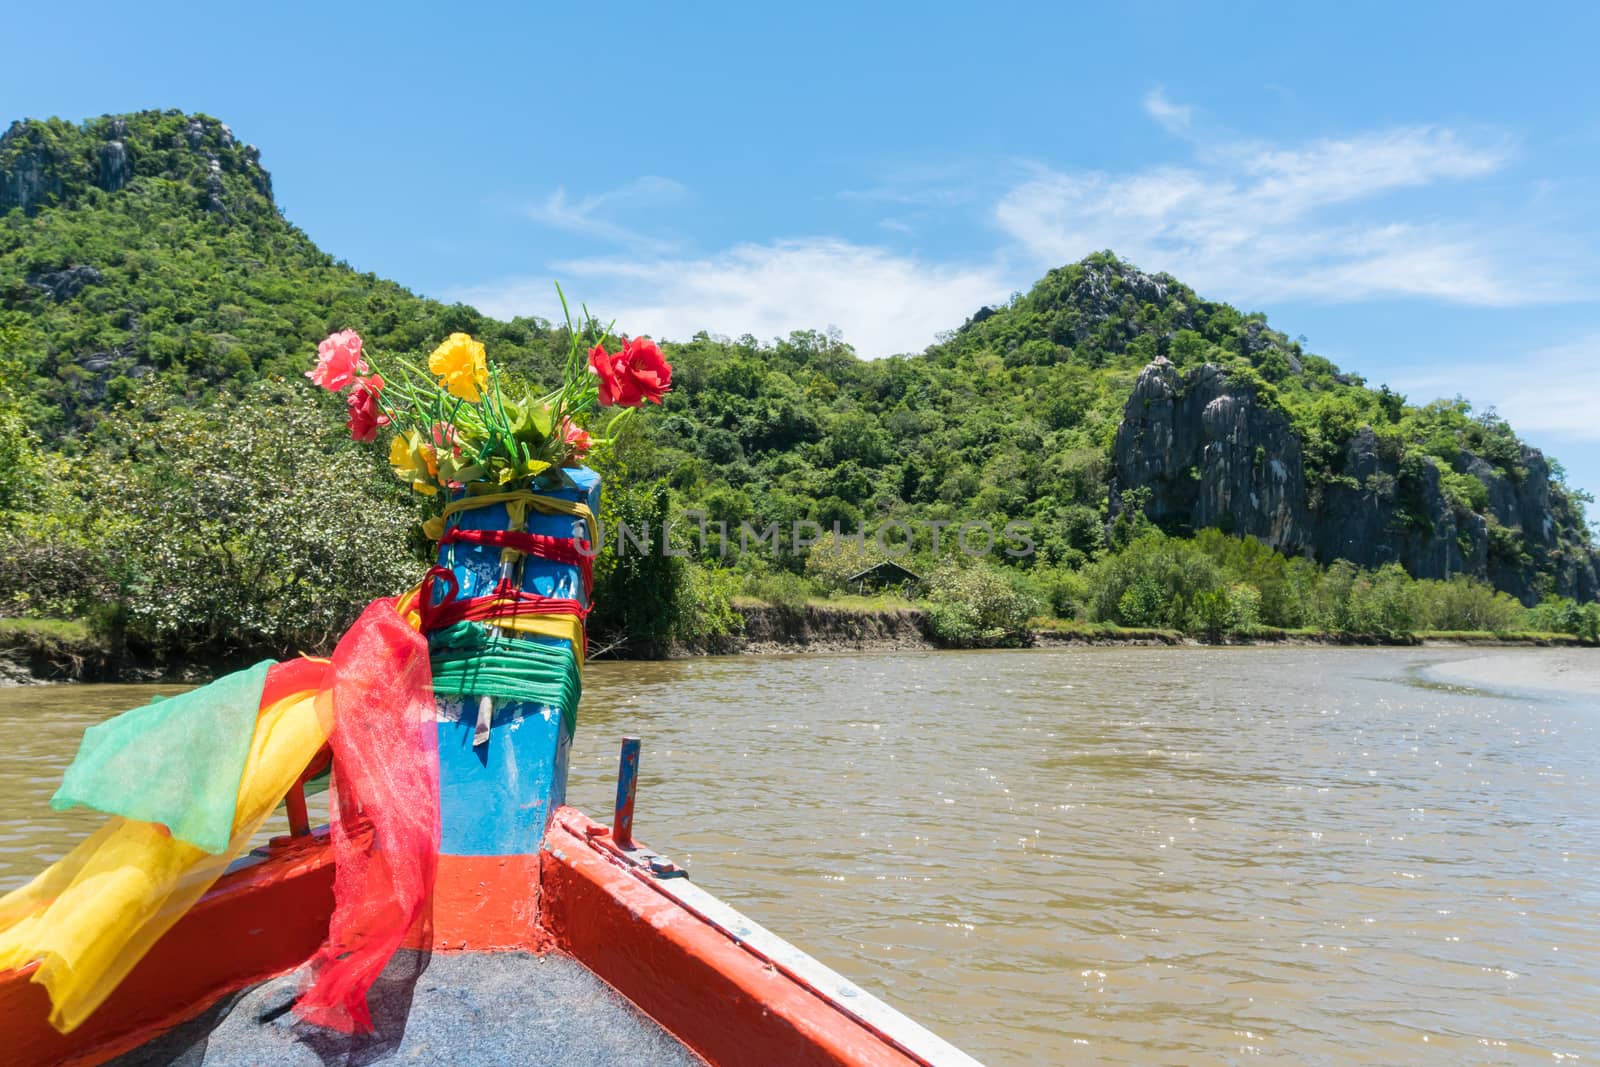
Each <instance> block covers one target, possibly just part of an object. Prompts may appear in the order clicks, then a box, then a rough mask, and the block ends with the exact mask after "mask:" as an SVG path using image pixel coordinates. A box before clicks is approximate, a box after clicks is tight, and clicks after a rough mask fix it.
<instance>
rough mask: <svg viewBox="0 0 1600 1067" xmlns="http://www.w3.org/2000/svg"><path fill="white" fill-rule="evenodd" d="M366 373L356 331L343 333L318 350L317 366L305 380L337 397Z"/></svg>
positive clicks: (318, 347)
mask: <svg viewBox="0 0 1600 1067" xmlns="http://www.w3.org/2000/svg"><path fill="white" fill-rule="evenodd" d="M367 369H368V368H367V364H366V361H365V360H363V359H362V358H361V335H360V334H358V333H356V332H355V331H354V330H340V331H339V332H338V333H335V334H329V335H328V337H327V338H326V339H325V340H324V341H323V342H322V343H321V344H320V345H318V346H317V365H316V366H315V367H312V368H311V369H310V370H308V371H306V377H307V378H310V379H311V380H312V382H314V383H315V384H317V385H320V386H321V387H322V388H324V389H326V390H328V392H330V393H337V392H339V391H340V390H341V389H343V388H344V387H345V386H347V385H349V384H350V383H351V382H353V381H355V378H356V375H358V374H365V373H366V372H367Z"/></svg>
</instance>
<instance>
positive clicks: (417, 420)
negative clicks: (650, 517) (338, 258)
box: [306, 318, 672, 496]
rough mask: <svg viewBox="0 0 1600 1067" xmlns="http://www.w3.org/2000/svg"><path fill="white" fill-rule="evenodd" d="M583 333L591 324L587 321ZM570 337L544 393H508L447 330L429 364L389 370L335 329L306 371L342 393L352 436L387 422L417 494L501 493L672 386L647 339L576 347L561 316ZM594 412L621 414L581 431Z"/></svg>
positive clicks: (562, 462) (365, 436) (567, 463)
mask: <svg viewBox="0 0 1600 1067" xmlns="http://www.w3.org/2000/svg"><path fill="white" fill-rule="evenodd" d="M587 325H588V326H589V327H590V331H589V335H590V336H593V335H594V330H593V327H594V322H593V320H587ZM567 336H568V337H569V338H570V343H569V347H568V352H567V361H566V372H565V374H564V376H563V381H562V383H561V387H560V388H559V389H556V390H555V391H554V392H551V393H547V394H545V395H543V396H534V395H532V394H531V393H524V394H523V395H521V396H510V395H508V390H506V389H504V388H502V384H501V378H500V373H499V371H498V369H497V368H496V367H495V366H494V364H493V363H491V362H490V361H489V359H488V357H487V355H486V353H485V352H484V348H483V345H482V344H480V343H479V342H478V341H475V340H473V339H472V338H471V337H470V336H468V335H467V334H464V333H453V334H451V335H450V336H449V337H447V338H445V340H444V342H443V343H442V344H441V345H439V347H438V348H436V349H434V351H433V354H432V355H430V356H429V357H428V365H427V370H426V371H424V370H423V369H422V368H421V367H418V366H416V365H414V364H413V363H411V362H409V361H407V360H404V359H395V360H393V361H392V362H391V363H390V364H389V366H390V368H391V369H390V370H389V373H388V374H387V375H385V374H384V373H383V372H381V371H380V370H379V369H378V367H377V361H376V360H374V359H373V358H372V357H371V356H370V354H369V353H367V352H365V351H364V350H363V347H362V340H361V336H360V334H358V333H356V332H355V331H354V330H341V331H339V332H338V333H335V334H332V335H331V336H329V337H328V338H327V339H326V340H324V341H323V342H322V343H321V344H320V345H318V346H317V363H316V366H315V367H313V368H312V369H311V370H309V371H307V372H306V377H307V378H310V379H311V380H312V381H313V382H314V383H316V384H317V385H319V386H321V387H322V388H324V389H327V390H328V391H329V392H334V393H345V394H346V395H345V407H346V410H347V413H348V416H349V417H348V421H347V423H346V425H348V426H349V428H350V436H351V437H353V438H354V439H355V440H357V441H375V440H377V436H378V431H379V430H381V429H385V428H387V429H389V430H390V431H391V432H392V433H393V434H394V436H393V438H392V439H391V440H390V442H389V465H390V467H392V468H393V470H394V472H395V476H396V477H398V478H399V479H400V480H401V481H403V482H407V483H409V484H410V486H411V488H412V489H413V490H415V491H416V492H418V493H421V494H423V495H425V496H436V495H437V494H438V492H439V490H441V489H444V490H447V491H448V490H460V489H462V488H465V487H466V486H468V485H473V484H478V483H482V484H486V485H490V486H496V487H501V488H503V489H505V490H510V489H513V488H521V487H528V486H533V485H548V484H553V483H557V482H559V481H560V480H561V477H562V475H561V471H562V469H563V468H566V467H574V466H577V465H579V464H581V463H582V462H583V459H584V456H585V454H586V453H587V452H588V451H589V449H590V448H592V447H593V446H594V445H596V444H603V443H606V442H608V441H610V440H611V439H612V438H613V437H614V436H615V435H616V432H617V430H618V429H619V428H620V427H621V424H622V423H623V421H624V420H625V419H626V418H627V416H628V415H630V414H631V413H632V412H633V410H634V409H636V408H638V407H639V406H640V405H642V404H643V403H644V402H645V401H647V400H648V401H651V402H652V403H656V404H659V403H661V398H662V396H663V395H664V394H665V393H666V392H667V391H668V390H670V389H671V388H672V366H671V364H669V363H668V362H667V361H666V359H665V357H663V356H662V354H661V349H660V348H658V347H657V346H656V343H655V342H654V341H652V340H650V339H649V338H634V339H632V340H624V341H623V342H622V347H621V348H620V350H618V351H615V352H611V351H608V350H607V347H606V346H607V343H608V341H609V340H610V338H609V335H608V334H602V336H601V338H600V341H599V343H598V344H596V345H594V346H593V347H592V348H590V349H589V350H588V353H587V358H585V352H584V349H583V332H582V331H579V330H576V329H574V328H573V325H572V321H571V319H570V318H569V319H568V320H567ZM600 408H616V409H618V410H617V411H616V412H615V413H614V414H613V415H612V416H611V417H610V419H609V420H608V421H607V423H606V426H605V430H604V433H603V434H602V435H600V436H596V435H594V434H592V433H591V432H590V429H589V426H590V420H591V419H592V418H593V417H594V416H595V415H596V414H597V413H598V411H599V409H600Z"/></svg>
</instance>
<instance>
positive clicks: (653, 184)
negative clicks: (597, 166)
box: [524, 174, 686, 248]
mask: <svg viewBox="0 0 1600 1067" xmlns="http://www.w3.org/2000/svg"><path fill="white" fill-rule="evenodd" d="M685 192H686V190H685V189H684V187H683V186H682V185H680V184H678V183H677V182H675V181H673V180H672V179H671V178H661V177H658V176H656V175H653V174H647V175H645V176H644V177H642V178H635V179H634V180H633V181H631V182H628V183H627V184H625V185H620V186H618V187H617V188H615V189H611V190H608V191H606V192H603V193H594V194H591V195H589V196H585V197H580V198H578V199H576V200H573V199H569V198H568V196H567V190H566V189H565V188H559V189H557V190H555V191H554V192H553V193H551V194H550V195H548V196H546V197H545V198H544V199H543V200H541V201H539V202H537V203H534V204H529V205H528V206H527V207H526V208H524V213H525V214H526V215H527V216H528V217H529V218H530V219H532V220H533V221H535V222H538V223H542V224H544V225H546V226H552V227H555V228H556V229H558V230H567V231H568V232H571V233H576V234H581V235H583V236H585V237H595V238H599V239H600V240H604V241H614V242H616V243H617V244H629V245H634V246H636V247H637V246H639V245H641V244H642V245H644V246H646V247H650V248H661V247H665V245H664V243H663V242H661V241H658V240H654V239H650V238H646V237H644V236H643V235H641V234H639V233H638V232H637V231H635V230H633V229H630V228H629V227H627V226H624V225H621V224H620V223H618V222H616V221H615V220H614V219H613V218H612V217H611V215H612V213H613V212H614V211H615V210H616V209H618V208H626V207H649V206H655V205H660V204H664V203H671V202H672V201H675V200H679V199H682V198H683V196H684V194H685Z"/></svg>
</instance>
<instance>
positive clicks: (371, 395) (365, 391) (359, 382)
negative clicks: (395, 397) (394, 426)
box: [344, 374, 389, 441]
mask: <svg viewBox="0 0 1600 1067" xmlns="http://www.w3.org/2000/svg"><path fill="white" fill-rule="evenodd" d="M355 383H356V384H355V388H354V389H351V390H350V395H349V396H347V397H345V399H344V406H345V410H346V412H347V413H348V414H349V416H350V418H349V421H347V422H346V423H345V425H346V426H348V427H350V436H351V437H353V438H355V439H356V440H357V441H375V440H377V437H378V427H380V426H387V425H389V416H387V415H385V414H384V413H383V408H382V407H381V406H380V405H379V404H378V394H379V393H380V392H382V391H383V378H381V377H380V376H379V375H376V374H374V375H372V376H371V377H370V378H357V379H356V380H355Z"/></svg>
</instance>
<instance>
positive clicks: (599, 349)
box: [589, 345, 618, 407]
mask: <svg viewBox="0 0 1600 1067" xmlns="http://www.w3.org/2000/svg"><path fill="white" fill-rule="evenodd" d="M589 373H591V374H593V375H594V376H595V377H597V378H599V379H600V406H601V407H610V406H611V405H612V404H614V403H616V396H617V384H618V383H617V367H616V364H615V362H613V360H612V356H611V353H609V352H607V351H606V350H605V346H604V345H595V346H594V347H593V348H591V349H589Z"/></svg>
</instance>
